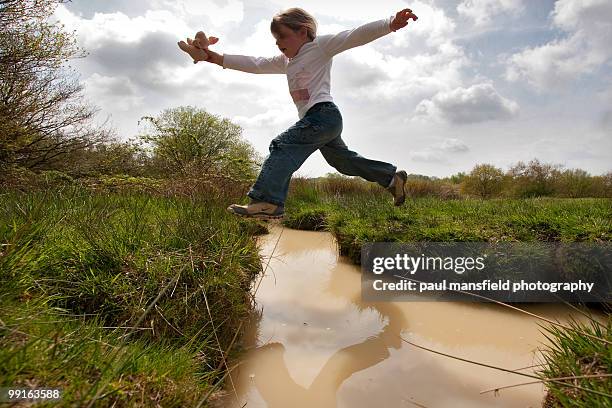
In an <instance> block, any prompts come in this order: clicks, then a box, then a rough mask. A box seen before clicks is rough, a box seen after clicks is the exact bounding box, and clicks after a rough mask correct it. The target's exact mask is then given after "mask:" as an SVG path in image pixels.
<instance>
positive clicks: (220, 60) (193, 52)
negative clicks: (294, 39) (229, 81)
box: [178, 37, 288, 74]
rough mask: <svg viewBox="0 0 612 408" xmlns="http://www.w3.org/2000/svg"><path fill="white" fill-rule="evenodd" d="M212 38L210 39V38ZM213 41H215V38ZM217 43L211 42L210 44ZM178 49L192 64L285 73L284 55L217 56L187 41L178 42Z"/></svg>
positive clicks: (194, 42)
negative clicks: (186, 54) (268, 56)
mask: <svg viewBox="0 0 612 408" xmlns="http://www.w3.org/2000/svg"><path fill="white" fill-rule="evenodd" d="M211 38H212V37H211ZM215 40H217V39H216V38H215ZM216 42H217V41H214V42H211V44H214V43H216ZM178 45H179V48H180V49H181V50H183V51H185V52H186V53H188V54H189V55H190V56H191V58H193V62H194V63H197V62H199V61H206V62H209V63H211V64H217V65H219V66H221V67H223V68H224V69H225V68H229V69H235V70H238V71H243V72H250V73H253V74H285V73H287V62H288V59H287V57H285V56H284V55H277V56H274V57H270V58H267V57H251V56H247V55H231V54H219V53H216V52H214V51H212V50H211V49H210V48H207V49H205V50H204V49H202V48H200V47H198V43H197V42H196V41H193V40H191V38H188V39H187V43H185V42H184V41H180V42H179V43H178Z"/></svg>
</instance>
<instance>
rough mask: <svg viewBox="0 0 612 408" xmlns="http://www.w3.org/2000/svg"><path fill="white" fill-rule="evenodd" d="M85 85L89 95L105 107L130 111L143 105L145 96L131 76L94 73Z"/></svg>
mask: <svg viewBox="0 0 612 408" xmlns="http://www.w3.org/2000/svg"><path fill="white" fill-rule="evenodd" d="M84 85H85V89H86V91H87V94H88V96H89V97H90V98H92V99H93V100H94V101H95V102H96V104H98V105H101V106H102V107H104V108H105V109H108V110H117V111H128V110H130V109H132V108H135V107H139V106H142V105H143V101H144V97H143V96H140V95H138V93H137V92H138V90H137V88H136V87H135V86H134V84H133V83H132V81H130V79H129V78H126V77H107V76H103V75H99V74H93V75H91V76H90V77H89V78H87V80H85V82H84Z"/></svg>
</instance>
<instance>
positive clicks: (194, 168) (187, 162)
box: [141, 106, 258, 181]
mask: <svg viewBox="0 0 612 408" xmlns="http://www.w3.org/2000/svg"><path fill="white" fill-rule="evenodd" d="M141 120H144V121H145V122H146V123H147V124H148V125H149V126H148V129H147V131H146V132H145V133H144V134H142V135H141V138H142V140H143V141H145V142H146V143H149V144H150V151H151V153H152V157H151V162H152V163H153V167H154V169H155V170H156V171H157V173H159V174H157V175H158V176H170V175H179V176H197V177H204V178H214V177H216V176H221V177H232V178H234V179H237V180H240V181H245V180H252V179H253V178H254V177H255V175H256V172H257V167H258V166H257V160H258V158H257V155H256V152H255V150H254V149H253V147H252V146H251V145H250V144H249V143H248V142H246V141H244V140H243V139H242V137H241V134H242V128H241V127H240V126H238V125H236V124H234V123H232V122H231V121H229V120H228V119H221V118H219V117H217V116H215V115H212V114H210V113H208V112H206V111H205V110H203V109H197V108H195V107H192V106H182V107H178V108H173V109H166V110H164V111H163V112H162V113H161V114H160V115H159V116H157V117H143V118H142V119H141Z"/></svg>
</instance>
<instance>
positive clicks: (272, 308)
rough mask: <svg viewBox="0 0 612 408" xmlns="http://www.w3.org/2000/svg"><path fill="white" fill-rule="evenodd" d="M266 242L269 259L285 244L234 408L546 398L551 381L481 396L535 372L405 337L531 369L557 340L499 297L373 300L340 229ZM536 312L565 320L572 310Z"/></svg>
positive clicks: (530, 402)
mask: <svg viewBox="0 0 612 408" xmlns="http://www.w3.org/2000/svg"><path fill="white" fill-rule="evenodd" d="M279 234H280V239H279ZM275 245H276V249H275V250H274V251H273V249H274V246H275ZM260 247H261V252H262V254H263V255H265V256H268V255H269V254H271V253H272V252H274V253H273V257H272V258H271V259H270V263H269V266H268V268H267V272H266V275H265V276H264V277H263V278H262V280H261V282H260V285H259V287H258V289H257V292H256V299H257V303H258V305H259V308H260V309H261V314H260V316H258V317H257V318H254V319H253V321H252V322H251V325H250V327H249V328H248V334H247V343H250V344H247V346H249V348H250V349H249V351H248V352H247V353H246V355H245V357H244V359H243V360H242V361H241V365H240V366H238V368H236V369H235V370H234V371H233V374H232V378H231V381H228V382H227V383H228V388H227V391H228V393H229V394H230V401H228V402H227V405H226V406H228V407H232V408H233V407H247V408H252V407H270V408H276V407H280V408H289V407H291V408H301V407H304V408H306V407H308V408H332V407H351V408H359V407H378V408H385V407H419V406H421V407H423V406H424V407H429V408H432V407H452V408H459V407H470V408H474V407H540V406H541V401H542V399H543V397H544V388H543V386H542V385H540V384H535V385H527V386H521V387H516V388H510V389H506V390H502V391H500V392H499V393H498V394H497V395H496V394H495V393H494V392H489V393H484V394H481V391H485V390H489V389H493V388H496V387H500V386H506V385H511V384H517V383H521V382H526V381H529V380H530V379H529V378H526V377H522V376H518V375H514V374H511V373H504V372H500V371H497V370H492V369H489V368H485V367H480V366H476V365H473V364H469V363H465V362H461V361H457V360H453V359H450V358H448V357H444V356H440V355H437V354H433V353H431V352H429V351H425V350H422V349H419V348H416V347H414V346H412V345H410V344H407V343H404V342H402V341H401V340H400V339H399V337H398V336H400V335H401V336H402V337H403V338H405V339H406V340H409V341H411V342H413V343H416V344H419V345H422V346H425V347H427V348H431V349H434V350H437V351H440V352H443V353H447V354H452V355H456V356H460V357H462V358H466V359H470V360H477V361H479V362H483V363H486V364H491V365H495V366H501V367H505V368H508V369H519V368H523V367H526V366H531V365H533V364H537V363H538V362H540V360H538V356H539V353H538V352H537V348H538V347H541V346H542V344H545V343H546V339H545V337H544V336H543V335H542V334H541V333H540V331H539V327H538V323H539V322H541V321H540V320H537V319H535V318H532V317H529V316H527V315H524V314H522V313H518V312H515V311H512V310H509V309H507V308H503V307H501V306H497V305H490V304H479V303H453V302H367V303H364V302H362V301H361V289H360V270H359V268H358V267H357V266H354V265H352V264H349V263H348V262H347V260H345V259H343V258H342V257H339V256H338V255H337V253H338V250H337V246H336V243H335V241H334V239H333V237H332V236H331V234H329V233H325V232H308V231H295V230H290V229H287V228H285V229H282V228H281V227H278V226H276V227H273V229H272V232H271V234H268V235H266V236H264V237H262V238H261V240H260ZM527 309H528V310H529V311H531V312H534V313H537V314H539V315H542V316H545V317H548V318H552V319H559V320H560V321H564V320H566V319H567V317H568V313H569V311H570V309H569V308H567V307H565V306H562V305H537V306H530V307H528V308H527ZM576 317H578V316H576ZM532 370H533V369H526V370H523V372H526V373H532V372H533V371H532Z"/></svg>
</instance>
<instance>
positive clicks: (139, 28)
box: [55, 4, 187, 50]
mask: <svg viewBox="0 0 612 408" xmlns="http://www.w3.org/2000/svg"><path fill="white" fill-rule="evenodd" d="M55 16H56V17H57V18H58V19H59V20H60V21H61V22H62V23H63V24H64V25H65V26H66V29H67V30H70V31H72V30H76V32H77V35H78V39H79V43H80V44H81V45H83V46H84V47H85V48H86V49H88V50H95V49H96V48H98V46H99V45H100V44H102V43H103V42H104V41H106V40H113V41H116V42H121V43H137V42H139V41H141V40H142V39H143V38H144V37H146V36H147V35H148V34H150V33H155V32H165V33H172V34H176V32H177V31H187V27H186V24H185V22H184V21H183V20H181V19H179V18H178V17H176V16H175V15H174V14H172V13H171V12H169V11H167V10H147V11H146V12H145V14H144V15H143V16H137V17H134V18H130V17H128V16H127V15H125V14H123V13H121V12H117V13H95V14H94V16H93V17H92V18H91V19H84V18H81V17H78V16H76V15H74V14H73V13H71V12H70V11H69V10H68V9H67V8H66V6H64V5H61V4H60V5H59V6H58V7H57V9H56V11H55Z"/></svg>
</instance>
